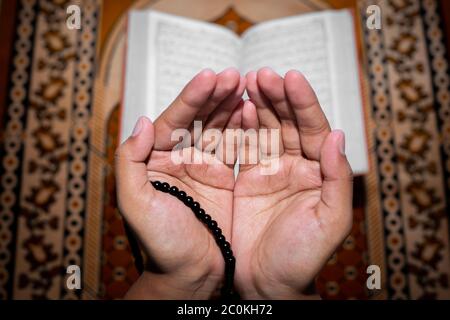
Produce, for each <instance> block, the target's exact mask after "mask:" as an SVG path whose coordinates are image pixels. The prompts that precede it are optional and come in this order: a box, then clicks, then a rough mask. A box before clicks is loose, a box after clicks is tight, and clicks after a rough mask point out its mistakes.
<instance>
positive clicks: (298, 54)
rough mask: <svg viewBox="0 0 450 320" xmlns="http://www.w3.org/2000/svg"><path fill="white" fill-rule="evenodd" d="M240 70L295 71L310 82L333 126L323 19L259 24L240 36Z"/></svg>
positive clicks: (280, 72) (306, 17)
mask: <svg viewBox="0 0 450 320" xmlns="http://www.w3.org/2000/svg"><path fill="white" fill-rule="evenodd" d="M242 40H243V46H242V53H241V57H242V60H241V70H242V72H244V73H247V72H248V71H251V70H258V69H260V68H262V67H265V66H268V67H271V68H272V69H274V70H275V71H276V72H277V73H278V74H280V75H281V76H284V74H285V73H286V72H287V71H289V70H291V69H296V70H299V71H301V72H302V73H303V74H304V75H305V76H306V78H307V79H308V80H309V82H310V83H311V85H312V87H313V88H314V91H315V92H316V94H317V96H318V98H319V102H320V104H321V105H322V108H323V109H324V111H325V114H326V115H327V118H328V120H329V121H330V124H333V123H334V121H333V119H334V117H333V109H332V108H331V103H332V92H331V79H330V68H329V57H328V50H327V48H328V43H327V40H328V39H327V33H326V25H325V20H324V18H323V17H320V16H317V15H314V16H308V15H305V16H296V17H292V18H284V19H279V20H274V21H269V22H265V23H261V24H260V25H257V26H255V27H253V28H251V29H250V30H249V31H248V32H246V33H244V34H243V36H242Z"/></svg>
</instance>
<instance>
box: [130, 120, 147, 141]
mask: <svg viewBox="0 0 450 320" xmlns="http://www.w3.org/2000/svg"><path fill="white" fill-rule="evenodd" d="M143 127H144V119H143V117H140V118H139V119H138V121H137V122H136V124H135V125H134V129H133V133H132V134H131V136H132V137H136V136H137V135H139V133H141V131H142V128H143Z"/></svg>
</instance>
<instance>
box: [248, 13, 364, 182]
mask: <svg viewBox="0 0 450 320" xmlns="http://www.w3.org/2000/svg"><path fill="white" fill-rule="evenodd" d="M352 23H353V20H352V16H351V14H350V12H349V11H347V10H337V11H324V12H318V13H310V14H304V15H300V16H295V17H288V18H283V19H278V20H273V21H269V22H264V23H261V24H259V25H256V26H255V27H252V28H250V29H249V30H248V31H247V32H245V33H244V34H243V35H242V41H243V44H242V51H241V64H240V69H241V71H242V72H243V73H246V72H248V71H250V70H258V69H259V68H262V67H265V66H268V67H271V68H272V69H274V70H275V71H276V72H277V73H279V74H280V75H281V76H284V74H285V73H286V72H287V71H289V70H290V69H296V70H299V71H301V72H302V73H303V74H304V75H305V76H306V78H307V79H308V80H309V82H310V83H311V85H312V87H313V89H314V91H315V92H316V95H317V97H318V100H319V102H320V105H321V106H322V109H323V110H324V112H325V115H326V116H327V119H328V121H329V123H330V126H331V127H332V128H333V129H342V130H343V131H344V132H345V134H346V140H347V143H346V153H347V157H348V159H349V162H350V164H351V166H352V168H353V170H354V172H355V173H356V174H361V173H365V172H367V170H368V161H367V146H366V140H365V132H364V122H363V121H364V120H363V117H362V102H361V94H360V87H359V85H360V84H359V78H358V64H357V58H356V53H355V48H356V45H355V42H354V33H353V25H352Z"/></svg>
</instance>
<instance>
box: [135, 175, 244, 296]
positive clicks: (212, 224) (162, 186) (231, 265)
mask: <svg viewBox="0 0 450 320" xmlns="http://www.w3.org/2000/svg"><path fill="white" fill-rule="evenodd" d="M151 183H152V185H153V187H154V188H155V189H156V190H158V191H161V192H164V193H168V194H170V195H172V196H174V197H176V198H177V199H178V200H180V201H181V202H183V203H184V204H185V205H186V206H187V207H188V208H190V209H191V210H192V212H193V213H194V214H195V216H196V217H197V219H198V220H200V222H202V223H203V224H204V225H205V226H206V227H207V228H208V229H209V231H210V232H211V234H212V235H213V236H214V239H215V240H216V243H217V245H218V246H219V248H220V251H221V252H222V256H223V258H224V260H225V282H224V286H223V287H222V289H221V295H222V298H223V299H236V298H238V295H237V294H236V293H235V292H234V289H233V279H234V270H235V266H236V259H235V257H234V255H233V251H232V250H231V245H230V243H229V242H228V241H227V239H225V236H224V235H223V233H222V229H220V228H219V226H218V225H217V222H216V221H215V220H213V219H212V218H211V216H210V215H209V214H207V213H206V212H205V210H204V209H202V208H201V207H200V204H199V203H198V202H197V201H194V199H193V198H192V197H191V196H188V195H187V194H186V192H184V191H182V190H179V189H178V188H177V187H175V186H170V185H169V184H168V183H167V182H160V181H152V182H151ZM127 229H128V228H127ZM127 234H128V237H129V238H130V245H131V248H132V251H133V255H134V256H135V260H136V262H137V263H136V264H137V265H138V271H139V272H140V273H142V271H143V266H142V260H143V259H142V256H141V254H140V250H139V249H138V245H137V241H136V239H134V237H133V236H132V233H131V232H130V230H127Z"/></svg>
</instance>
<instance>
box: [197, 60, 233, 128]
mask: <svg viewBox="0 0 450 320" xmlns="http://www.w3.org/2000/svg"><path fill="white" fill-rule="evenodd" d="M240 78H241V76H240V74H239V71H238V70H237V69H236V68H227V69H225V70H223V71H222V72H220V73H219V74H217V82H216V88H215V90H214V92H213V94H212V95H211V97H210V99H209V100H208V101H207V102H206V104H205V106H204V107H203V108H202V109H201V110H200V112H199V113H198V115H197V117H196V120H200V121H202V122H203V125H204V126H205V127H206V122H207V121H208V118H210V117H211V114H212V113H214V112H215V110H217V109H218V107H219V106H220V105H222V104H223V103H224V102H225V101H227V100H228V101H229V99H231V97H232V96H234V94H235V91H236V89H237V87H238V86H239V85H240ZM235 106H236V104H234V105H233V106H232V107H230V108H231V110H230V113H229V114H228V116H229V115H230V114H231V112H232V111H233V108H234V107H235ZM225 124H226V121H225V122H224V125H225ZM222 128H223V127H222Z"/></svg>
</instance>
